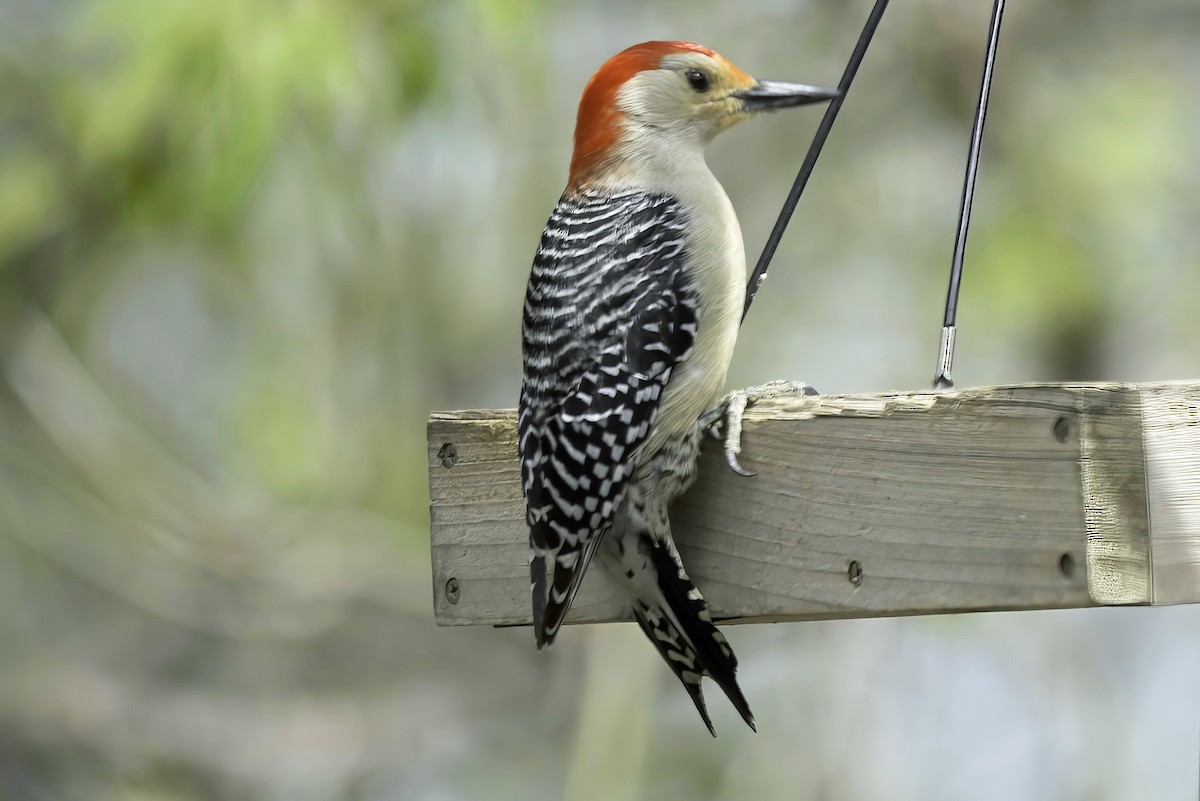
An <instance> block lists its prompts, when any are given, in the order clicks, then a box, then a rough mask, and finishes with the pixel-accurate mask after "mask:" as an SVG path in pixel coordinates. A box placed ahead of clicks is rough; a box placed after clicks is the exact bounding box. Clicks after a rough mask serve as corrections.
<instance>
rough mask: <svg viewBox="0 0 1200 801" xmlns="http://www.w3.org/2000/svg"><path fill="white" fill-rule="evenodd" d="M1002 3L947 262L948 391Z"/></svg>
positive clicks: (995, 15)
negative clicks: (964, 258)
mask: <svg viewBox="0 0 1200 801" xmlns="http://www.w3.org/2000/svg"><path fill="white" fill-rule="evenodd" d="M1003 14H1004V0H996V4H995V5H994V6H992V21H991V25H990V26H989V28H988V44H987V56H986V59H985V61H984V63H983V79H982V80H981V81H980V83H979V103H978V105H977V106H976V107H975V124H974V126H972V128H971V149H970V151H968V153H967V174H966V176H965V177H964V178H963V194H962V204H961V205H960V206H959V208H958V233H957V234H956V235H955V237H954V257H953V258H952V259H951V261H950V287H949V289H948V290H947V291H946V316H945V317H944V318H943V321H942V344H941V347H940V348H939V350H938V361H937V372H936V373H935V374H934V376H933V388H934V389H950V388H952V387H953V386H954V381H953V379H951V377H950V370H951V368H952V367H953V366H954V334H955V325H956V320H957V317H958V288H959V285H960V284H961V283H962V268H963V254H964V253H965V252H966V250H967V228H968V226H970V224H971V201H972V199H973V198H974V196H975V174H976V173H977V172H978V171H979V146H980V144H981V143H982V142H983V123H984V118H985V117H986V116H987V104H988V94H989V93H990V92H991V89H992V71H993V70H994V69H995V67H996V45H997V43H998V42H999V41H1000V18H1001V16H1003Z"/></svg>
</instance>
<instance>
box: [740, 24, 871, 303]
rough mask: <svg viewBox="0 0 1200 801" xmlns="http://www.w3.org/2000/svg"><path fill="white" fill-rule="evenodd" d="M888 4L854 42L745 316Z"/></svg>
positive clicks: (751, 288)
mask: <svg viewBox="0 0 1200 801" xmlns="http://www.w3.org/2000/svg"><path fill="white" fill-rule="evenodd" d="M887 4H888V0H875V7H874V8H873V9H871V15H870V16H869V17H867V22H866V25H864V26H863V30H862V33H861V34H859V37H858V44H856V45H855V46H854V52H853V53H851V54H850V61H849V62H848V63H847V64H846V71H845V72H843V73H842V80H841V82H840V83H838V91H839V94H838V96H837V97H835V98H834V99H833V100H832V101H831V102H830V103H829V105H828V106H826V108H825V116H824V117H822V118H821V124H820V125H819V126H818V127H817V132H816V134H815V135H814V136H813V141H812V144H811V145H809V147H808V155H806V156H805V157H804V163H803V164H802V165H800V172H799V174H798V175H796V181H795V183H793V184H792V191H791V192H789V193H788V196H787V200H785V201H784V203H783V208H782V209H780V211H779V218H778V219H777V220H775V227H774V228H772V229H771V235H770V236H768V237H767V244H766V245H765V246H764V247H763V252H762V255H761V256H759V257H758V264H756V265H755V267H754V272H753V273H752V274H751V276H750V283H749V284H748V285H747V286H746V305H745V306H744V307H743V308H742V319H743V320H745V319H746V314H747V313H749V311H750V304H751V303H753V302H754V296H755V295H757V294H758V288H759V287H760V286H761V285H762V282H763V280H764V279H765V278H766V277H767V267H769V266H770V264H771V259H772V258H773V257H774V256H775V250H776V248H778V247H779V240H781V239H783V231H784V229H785V228H787V224H788V222H789V221H790V220H791V219H792V212H794V211H795V210H796V204H797V203H798V202H799V201H800V194H801V193H802V192H803V191H804V186H805V184H807V183H808V176H810V175H811V174H812V171H813V167H814V166H815V165H816V163H817V157H818V156H820V155H821V148H822V147H823V146H824V145H825V139H826V138H827V137H828V136H829V130H830V129H831V128H833V121H834V120H835V119H837V115H838V111H840V110H841V108H842V103H843V102H845V100H846V93H847V92H849V91H850V83H851V82H852V81H853V80H854V74H855V73H856V72H858V65H859V64H861V63H862V60H863V56H864V55H866V53H867V45H869V44H870V43H871V37H872V36H874V35H875V29H876V28H877V27H879V20H880V18H881V17H882V16H883V12H884V10H885V9H886V8H887Z"/></svg>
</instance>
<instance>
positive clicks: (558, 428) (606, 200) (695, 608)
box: [518, 190, 753, 731]
mask: <svg viewBox="0 0 1200 801" xmlns="http://www.w3.org/2000/svg"><path fill="white" fill-rule="evenodd" d="M686 228H687V218H686V214H685V212H684V210H683V208H682V206H681V204H680V203H679V202H678V201H677V200H675V199H674V198H672V197H670V196H667V195H662V194H649V193H644V192H623V193H617V194H608V193H602V192H598V191H594V190H591V191H585V192H583V193H579V194H575V195H567V196H564V197H563V198H562V199H561V200H560V201H559V204H558V206H557V207H556V208H555V210H554V212H553V214H552V215H551V217H550V220H549V222H548V223H547V225H546V230H545V232H544V233H543V235H542V240H541V244H540V246H539V248H538V252H537V255H536V256H535V258H534V262H533V270H532V273H531V275H530V279H529V288H528V291H527V294H526V300H525V310H524V325H523V349H524V383H523V386H522V390H521V404H520V415H519V421H518V436H519V447H520V452H521V475H522V481H523V487H524V493H525V503H526V518H527V521H528V523H529V529H530V546H531V551H532V558H531V563H530V574H531V582H532V595H533V617H534V629H535V634H536V637H537V643H538V647H539V648H540V647H542V646H543V645H545V644H548V643H550V642H552V641H553V639H554V636H555V634H556V633H557V632H558V629H559V627H560V626H561V624H562V621H563V618H564V617H565V616H566V613H567V611H568V609H569V608H570V605H571V602H572V600H573V599H574V596H575V593H576V591H577V590H578V588H579V581H580V579H581V578H582V576H583V574H584V572H585V570H586V568H587V566H588V564H589V563H590V561H591V559H592V557H593V556H594V555H595V553H596V550H597V546H599V544H600V543H601V541H602V540H603V539H604V538H605V535H606V533H607V532H608V531H609V529H610V528H613V527H614V526H615V529H616V530H614V531H613V532H612V535H611V536H609V540H610V542H609V543H608V545H607V546H606V554H605V559H604V562H605V565H606V566H607V567H608V568H610V569H611V570H612V571H613V572H614V574H615V575H616V576H617V577H618V578H619V579H620V580H621V581H622V582H623V583H624V584H625V586H626V589H627V590H628V591H629V592H630V595H631V596H632V598H633V610H634V615H635V617H636V618H637V620H638V623H639V625H640V626H641V627H642V630H643V631H644V632H645V633H646V635H647V636H648V637H649V639H650V641H651V642H652V643H654V645H655V647H656V648H657V649H658V651H659V653H660V655H661V656H662V658H663V659H664V661H666V663H667V664H668V665H669V666H670V667H671V669H672V671H674V673H675V675H676V676H677V677H678V678H679V679H680V680H681V681H682V682H683V683H684V686H685V687H686V688H687V690H688V693H689V695H690V696H691V697H692V700H693V701H694V702H695V704H696V707H697V709H698V710H699V712H700V714H701V716H702V717H703V719H704V722H705V724H706V725H708V727H709V729H710V731H711V730H712V724H711V722H710V721H709V718H708V714H707V712H706V711H705V708H704V701H703V697H702V696H701V695H700V678H701V677H702V676H704V675H709V676H712V677H713V678H714V679H716V680H717V682H718V684H719V685H720V686H721V687H722V689H724V690H725V692H726V694H727V695H729V697H730V699H731V700H732V701H733V702H734V705H735V706H736V707H737V708H738V710H739V711H740V712H741V713H742V715H743V717H744V718H745V719H746V720H747V722H748V723H750V724H751V726H753V717H752V716H751V715H750V711H749V708H748V706H747V705H746V702H745V699H744V698H743V697H742V695H741V692H740V690H739V689H738V688H737V683H736V679H735V671H736V667H737V661H736V659H735V658H734V656H733V653H732V651H730V649H729V647H728V644H727V643H726V642H725V639H724V637H723V636H721V634H720V632H719V631H717V629H716V627H715V626H713V624H712V620H711V618H710V617H709V615H708V610H707V605H706V604H705V602H704V599H703V598H702V597H701V595H700V593H699V591H698V590H696V588H695V586H694V585H693V584H692V583H691V581H690V579H688V577H687V574H686V573H685V572H684V570H683V567H682V564H681V563H680V562H679V557H678V554H677V553H676V551H675V548H674V545H673V544H672V543H671V539H670V527H669V526H670V524H669V522H668V521H667V516H666V504H667V503H668V502H669V500H670V499H671V498H673V497H674V496H675V495H677V494H678V493H679V492H682V491H683V489H686V487H687V485H688V484H690V483H691V480H692V478H693V476H694V470H695V459H696V455H697V452H698V448H699V429H698V428H697V429H696V431H694V432H692V433H691V434H689V435H688V436H687V437H685V438H683V439H681V440H680V441H678V442H675V441H670V442H668V443H667V444H666V445H664V446H662V447H661V448H660V450H659V452H658V453H655V454H645V453H641V452H640V451H639V450H638V449H639V446H641V445H642V444H643V443H644V442H645V441H646V439H647V437H648V435H649V433H650V431H651V427H652V426H653V424H654V420H655V416H656V414H657V411H658V406H659V400H660V397H661V395H662V392H663V390H664V388H665V387H666V385H667V383H668V381H669V380H670V378H671V373H672V370H674V369H675V368H676V367H677V366H678V365H679V364H680V363H682V362H684V361H685V360H686V359H687V358H688V357H689V355H690V354H691V351H692V347H693V344H694V342H695V338H696V335H697V327H698V325H699V324H700V320H699V317H700V315H701V308H700V304H699V297H698V294H697V292H696V289H695V287H694V285H693V283H692V281H691V279H690V277H689V274H688V271H687V269H686V263H685V260H686V254H685V245H686V241H685V232H686ZM635 459H636V461H635ZM664 488H666V489H665V491H664ZM548 560H549V562H550V565H551V566H552V573H553V575H552V577H551V578H550V579H549V582H548V577H547V561H548Z"/></svg>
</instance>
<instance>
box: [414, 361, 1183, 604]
mask: <svg viewBox="0 0 1200 801" xmlns="http://www.w3.org/2000/svg"><path fill="white" fill-rule="evenodd" d="M745 421H746V425H745V433H744V436H743V440H742V442H743V453H742V457H741V460H742V464H743V465H744V466H745V467H747V468H748V469H750V470H755V471H757V472H758V475H757V476H756V477H754V478H749V479H747V478H741V477H739V476H736V475H734V474H733V473H732V472H731V471H730V470H728V469H727V468H726V467H725V465H724V462H723V459H722V456H721V453H720V451H721V449H720V446H719V444H718V443H716V442H712V443H709V444H708V445H706V447H705V451H704V454H703V456H702V457H701V467H700V478H699V479H698V480H697V482H696V484H695V486H694V487H693V488H692V489H691V491H690V492H688V494H687V495H685V496H684V497H682V498H681V499H680V500H679V501H678V502H677V503H676V504H675V506H674V508H673V510H672V515H671V517H672V522H673V528H674V531H675V537H676V540H677V542H678V544H679V550H680V553H681V554H682V557H683V560H684V564H685V565H687V568H688V571H689V573H690V574H691V576H692V578H693V579H694V580H695V582H696V584H697V586H699V588H700V589H701V591H702V592H703V593H704V594H705V596H706V597H707V598H708V600H709V603H710V605H711V607H712V611H713V615H714V617H716V618H718V619H725V620H739V621H747V622H748V621H779V620H805V619H829V618H847V617H870V616H885V615H910V614H927V613H941V612H965V611H977V610H1005V609H1049V608H1063V607H1082V606H1095V605H1116V604H1170V603H1195V602H1200V383H1169V384H1137V385H1133V384H1092V385H1080V384H1036V385H1035V384H1030V385H1021V386H1006V387H985V388H977V389H963V390H956V391H951V392H940V393H933V392H919V393H888V394H879V395H844V396H837V395H831V396H821V397H813V398H783V399H778V400H772V401H764V402H762V403H761V404H759V405H757V406H755V407H753V408H751V409H750V410H749V411H747V413H746V417H745ZM429 492H430V499H431V503H430V518H431V536H432V555H433V587H434V609H435V613H436V618H437V622H438V623H440V624H443V625H449V624H492V625H512V624H522V623H529V622H530V600H529V568H528V558H529V557H528V532H527V529H526V527H525V523H524V512H523V507H522V501H521V488H520V482H519V470H518V466H517V444H516V415H515V413H514V412H512V411H468V412H438V413H435V414H433V415H432V416H431V417H430V420H429ZM628 619H630V615H629V610H628V607H627V605H626V603H625V601H624V599H623V598H622V597H621V595H620V593H619V591H618V590H617V588H616V587H615V585H613V584H611V583H610V582H609V580H608V577H607V575H605V573H604V571H602V570H599V569H593V570H591V571H589V574H588V575H587V577H586V578H585V579H584V582H583V586H582V588H581V590H580V593H579V595H578V596H577V598H576V600H575V604H574V607H573V609H572V613H571V615H570V617H569V618H568V620H569V621H573V622H577V623H578V622H599V621H611V620H628Z"/></svg>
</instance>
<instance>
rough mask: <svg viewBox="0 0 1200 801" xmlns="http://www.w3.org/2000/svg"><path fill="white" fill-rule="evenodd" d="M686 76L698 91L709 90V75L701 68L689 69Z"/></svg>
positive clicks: (689, 83)
mask: <svg viewBox="0 0 1200 801" xmlns="http://www.w3.org/2000/svg"><path fill="white" fill-rule="evenodd" d="M684 77H685V78H687V82H688V85H690V86H691V87H692V88H693V89H695V90H696V91H697V92H707V91H708V75H706V74H705V73H703V72H701V71H700V70H688V71H687V72H685V73H684Z"/></svg>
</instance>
